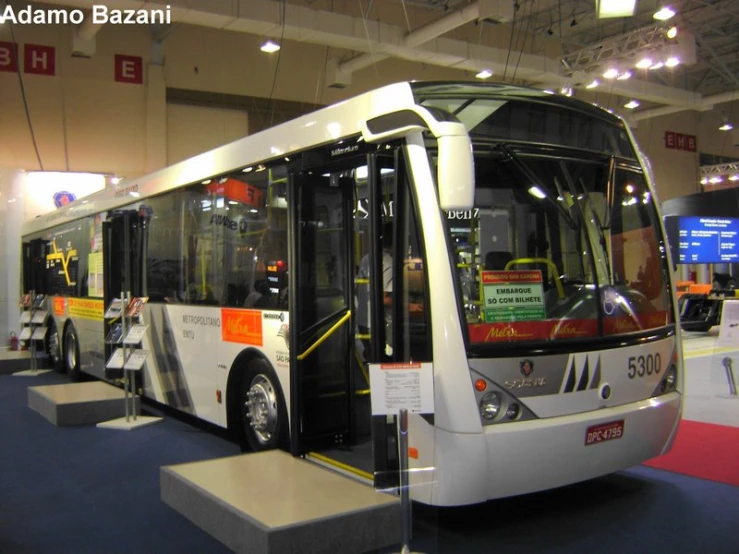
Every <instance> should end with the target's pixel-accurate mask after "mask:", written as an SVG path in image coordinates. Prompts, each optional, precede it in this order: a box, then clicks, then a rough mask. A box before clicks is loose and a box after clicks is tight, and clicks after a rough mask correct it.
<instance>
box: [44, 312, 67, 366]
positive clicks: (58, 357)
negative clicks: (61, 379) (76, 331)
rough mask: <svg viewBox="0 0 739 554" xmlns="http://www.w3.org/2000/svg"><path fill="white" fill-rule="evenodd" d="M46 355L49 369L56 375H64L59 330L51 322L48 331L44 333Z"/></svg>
mask: <svg viewBox="0 0 739 554" xmlns="http://www.w3.org/2000/svg"><path fill="white" fill-rule="evenodd" d="M45 347H46V354H47V355H48V356H49V362H50V363H51V368H52V369H53V370H54V371H56V372H57V373H64V372H65V371H66V367H65V366H64V357H63V356H62V337H61V336H60V335H59V329H57V326H56V324H55V323H54V322H53V321H52V322H51V325H49V330H48V331H47V332H46V344H45Z"/></svg>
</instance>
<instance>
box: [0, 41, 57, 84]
mask: <svg viewBox="0 0 739 554" xmlns="http://www.w3.org/2000/svg"><path fill="white" fill-rule="evenodd" d="M18 58H19V56H18V45H17V44H14V43H12V42H2V41H0V71H9V72H12V73H15V72H17V71H18ZM23 73H29V74H32V75H51V76H54V75H56V49H55V48H54V47H53V46H41V45H39V44H25V45H24V46H23Z"/></svg>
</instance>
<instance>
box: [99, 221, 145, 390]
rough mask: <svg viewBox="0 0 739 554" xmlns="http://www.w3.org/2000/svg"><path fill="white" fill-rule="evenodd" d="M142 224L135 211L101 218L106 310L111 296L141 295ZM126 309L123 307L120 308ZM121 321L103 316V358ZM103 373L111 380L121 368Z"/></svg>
mask: <svg viewBox="0 0 739 554" xmlns="http://www.w3.org/2000/svg"><path fill="white" fill-rule="evenodd" d="M143 224H144V218H142V217H141V216H140V215H139V212H138V211H136V210H125V211H117V212H111V213H110V214H109V216H108V219H107V220H105V221H103V275H104V284H103V294H104V300H105V301H104V304H105V307H106V309H107V307H108V306H110V303H111V302H112V301H113V299H114V298H121V294H124V295H127V294H129V293H130V294H131V297H137V296H141V293H142V282H143V278H142V271H143V268H142V264H141V259H140V257H141V252H143V246H144V245H143V244H141V242H142V240H144V233H143ZM125 308H126V306H123V307H122V309H123V310H125ZM120 324H121V321H120V319H116V320H110V319H108V318H106V319H105V336H106V337H108V339H107V340H106V345H105V359H109V358H110V356H111V354H112V353H113V350H114V349H115V344H114V342H115V341H117V340H118V339H119V338H121V337H120V336H119V335H120V327H119V325H120ZM111 331H112V333H111ZM119 374H120V375H119ZM106 376H107V377H108V378H111V379H115V378H118V377H121V376H122V370H121V371H120V372H118V373H116V372H115V371H112V372H111V371H109V370H106Z"/></svg>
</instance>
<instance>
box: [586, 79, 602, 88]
mask: <svg viewBox="0 0 739 554" xmlns="http://www.w3.org/2000/svg"><path fill="white" fill-rule="evenodd" d="M599 84H600V82H598V79H593V81H592V82H591V83H588V84H587V85H585V88H595V87H597V86H598V85H599Z"/></svg>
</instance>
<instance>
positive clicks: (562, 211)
mask: <svg viewBox="0 0 739 554" xmlns="http://www.w3.org/2000/svg"><path fill="white" fill-rule="evenodd" d="M506 103H511V102H508V101H507V100H505V101H498V100H495V101H493V100H489V99H487V100H485V102H484V103H483V104H484V105H485V108H483V107H482V104H481V106H479V109H478V110H477V112H476V114H475V115H474V117H472V115H471V114H468V115H469V116H468V117H466V116H465V114H464V112H465V110H472V109H473V106H474V104H475V101H472V102H467V103H466V108H465V107H463V106H464V105H465V102H463V101H461V100H455V101H454V102H453V103H451V104H450V102H445V101H440V100H438V99H434V100H433V101H432V102H431V105H433V106H435V107H439V108H444V107H446V109H450V110H451V111H452V113H455V115H457V117H459V118H460V120H462V121H465V122H466V123H467V125H468V129H469V130H470V134H471V136H472V137H473V142H474V148H475V181H476V191H475V206H474V208H473V209H472V210H468V211H458V212H448V213H447V229H448V232H449V235H450V237H449V238H450V241H451V244H452V245H453V247H454V249H455V252H454V253H455V258H456V262H457V272H458V277H459V286H460V289H461V294H460V298H461V299H462V302H463V304H464V306H463V313H464V314H465V317H466V323H467V328H468V336H469V340H470V343H471V344H472V345H480V344H484V343H500V342H509V343H512V342H515V343H521V342H526V343H527V344H528V343H532V342H542V341H547V342H550V341H566V340H578V341H582V340H587V339H588V338H593V339H595V338H599V337H605V336H614V335H626V334H632V333H640V332H645V331H652V330H654V329H659V328H665V327H667V326H669V325H671V324H672V323H673V321H672V319H673V318H672V315H671V314H672V310H671V307H670V306H671V296H670V293H669V287H668V279H667V268H668V266H667V260H666V257H665V255H666V253H665V244H664V241H663V238H662V234H661V226H660V223H659V219H658V214H657V210H656V208H655V205H654V199H653V198H652V195H651V193H650V191H649V188H648V186H647V182H646V178H645V176H644V173H643V171H642V170H641V168H640V167H639V165H638V162H637V161H636V155H635V153H634V149H633V147H632V146H631V143H630V141H629V140H628V135H627V134H626V132H625V130H624V129H623V127H622V126H620V125H619V124H617V120H615V119H614V122H613V123H611V122H608V121H606V120H604V119H598V118H595V117H592V116H590V115H589V114H583V113H581V112H574V111H572V110H569V111H568V108H567V107H562V106H554V107H552V106H548V105H545V106H544V107H542V106H541V105H539V104H536V103H531V102H527V101H518V102H515V103H516V104H517V106H516V107H515V108H511V109H507V108H506V107H505V104H506ZM455 104H456V105H457V107H456V110H455V109H454V108H455ZM526 106H529V107H531V110H530V113H529V114H528V115H525V114H526ZM513 112H515V113H517V114H518V116H517V117H515V118H511V113H513ZM570 112H572V114H574V115H573V116H572V117H570ZM496 114H498V115H500V116H501V117H502V120H501V121H497V120H496ZM578 118H579V119H578ZM575 120H577V121H575ZM588 122H590V123H591V125H590V126H588ZM563 125H564V126H565V127H567V128H569V129H570V131H571V132H569V133H565V129H563V128H562V126H563ZM588 136H589V137H590V139H586V137H588ZM556 137H561V139H560V140H559V143H558V142H557V140H556Z"/></svg>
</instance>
